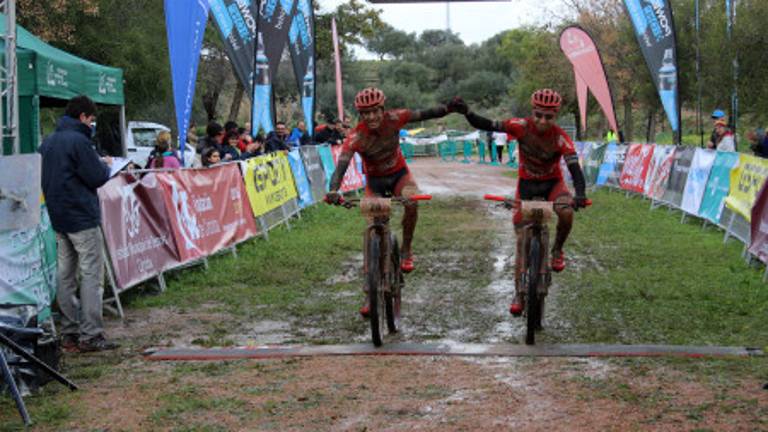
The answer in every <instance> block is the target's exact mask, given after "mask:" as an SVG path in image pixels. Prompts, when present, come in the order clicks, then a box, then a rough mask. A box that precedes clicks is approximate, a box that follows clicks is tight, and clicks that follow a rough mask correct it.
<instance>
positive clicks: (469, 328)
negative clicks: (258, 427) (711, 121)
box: [0, 190, 768, 431]
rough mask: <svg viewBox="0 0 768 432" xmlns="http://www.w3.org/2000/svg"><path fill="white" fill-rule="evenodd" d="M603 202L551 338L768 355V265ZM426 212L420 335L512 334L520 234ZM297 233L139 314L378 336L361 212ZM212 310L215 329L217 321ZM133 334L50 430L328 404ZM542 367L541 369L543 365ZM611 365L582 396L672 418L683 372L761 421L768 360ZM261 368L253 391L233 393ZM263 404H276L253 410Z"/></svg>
mask: <svg viewBox="0 0 768 432" xmlns="http://www.w3.org/2000/svg"><path fill="white" fill-rule="evenodd" d="M591 198H592V199H593V201H594V205H593V207H591V208H589V209H588V210H586V211H584V212H579V213H578V215H577V222H576V225H575V228H574V232H573V234H572V237H571V239H570V240H569V243H568V245H567V248H566V251H567V252H568V257H569V268H568V270H567V271H566V272H564V273H562V274H558V275H556V276H555V278H554V280H555V283H556V285H557V289H556V293H555V294H553V297H554V298H553V301H552V302H551V303H550V305H551V307H550V309H549V310H548V316H553V317H556V318H557V320H558V321H559V322H561V323H562V324H561V325H559V326H558V327H559V328H558V329H551V328H547V329H546V331H545V333H543V334H542V338H541V341H542V342H546V343H589V342H593V343H628V344H637V343H659V344H682V345H685V344H704V345H734V346H754V347H765V346H766V345H768V328H767V327H768V325H767V324H768V323H767V322H766V316H768V285H766V284H764V283H762V282H761V280H760V278H761V273H762V272H761V269H754V268H750V267H748V266H747V265H746V264H745V263H744V262H743V260H742V259H741V258H740V252H741V247H742V246H741V244H739V243H737V242H736V241H731V242H730V243H729V244H728V245H723V244H722V233H721V232H720V231H717V230H715V229H712V228H708V229H705V230H702V229H701V227H700V224H699V223H695V222H690V223H687V224H680V223H679V219H680V218H679V213H676V212H675V213H670V212H668V211H667V210H664V209H657V210H653V211H650V210H649V209H648V207H649V205H648V202H647V201H644V200H641V199H639V198H630V199H627V198H625V196H624V194H620V193H616V192H607V191H604V190H603V191H598V192H596V193H594V194H591ZM421 209H422V210H421V212H420V220H419V227H418V230H417V243H416V249H415V252H416V255H417V259H418V261H417V264H418V266H419V269H418V270H417V272H416V273H414V274H412V275H411V276H409V279H408V284H409V285H408V286H409V288H408V291H407V293H406V294H405V296H406V298H405V301H406V303H405V306H406V308H407V309H406V310H405V316H406V317H407V321H406V322H405V325H404V327H405V329H406V330H405V333H404V334H405V338H406V340H409V341H429V340H434V339H440V338H443V337H449V338H455V339H456V340H459V341H462V342H484V341H487V340H488V339H487V338H488V337H489V336H492V335H494V334H495V333H494V332H496V331H497V330H495V328H496V326H497V325H498V324H499V323H501V322H502V321H508V320H509V319H510V318H509V317H508V316H507V315H506V313H505V312H504V309H505V303H504V302H505V301H506V300H504V301H501V300H500V299H501V298H500V297H498V296H497V295H495V294H494V293H493V292H491V290H490V289H489V287H490V286H491V285H492V283H493V278H494V276H493V274H494V262H495V261H496V259H497V257H494V256H493V254H494V253H498V252H499V251H500V250H504V249H505V248H507V247H508V246H510V244H509V243H508V242H509V238H506V237H504V236H505V235H506V236H507V237H508V233H505V232H502V230H505V229H507V228H508V225H509V224H508V223H507V221H505V220H500V219H499V217H500V216H499V215H498V214H496V215H495V216H494V215H492V214H491V213H490V212H489V211H488V210H487V209H488V205H487V204H483V203H479V202H478V201H472V200H464V199H450V200H445V199H443V200H435V201H433V202H430V203H425V204H423V205H422V206H421ZM501 217H504V218H506V217H508V215H507V214H506V213H503V214H502V215H501ZM398 222H399V217H398V218H396V219H395V224H396V225H399V224H398ZM292 225H293V229H291V230H287V229H286V228H278V229H276V230H274V231H272V232H271V233H270V240H269V241H265V240H262V239H256V240H253V241H250V242H247V243H245V244H243V245H241V246H240V247H238V255H239V258H238V259H235V258H234V257H232V256H231V255H229V254H224V255H221V256H218V257H215V258H213V259H211V260H210V269H209V270H208V271H204V270H203V269H202V268H201V267H198V268H189V269H184V270H180V271H177V272H174V273H172V274H171V275H169V277H168V278H167V281H168V289H167V290H166V291H165V292H163V293H156V292H154V290H153V289H152V288H150V287H148V288H147V289H145V290H135V291H132V292H130V293H129V294H128V295H127V296H126V301H125V305H126V310H127V314H128V315H129V316H138V317H146V316H151V314H152V313H155V312H161V311H169V310H170V311H173V313H174V314H175V315H169V316H171V318H169V322H168V323H167V324H164V323H161V324H163V325H162V326H160V327H157V328H156V329H155V330H153V332H155V333H170V332H172V331H178V332H182V333H183V332H188V331H191V330H190V329H192V328H196V327H199V328H200V329H202V330H201V332H202V333H201V334H202V336H201V337H200V338H198V339H196V340H194V341H193V343H194V344H197V345H201V346H221V345H229V344H232V343H234V342H233V341H234V337H233V333H236V332H243V331H248V324H249V323H253V322H259V321H262V320H275V321H281V322H282V321H285V322H288V323H290V325H291V327H290V329H289V330H288V333H290V334H289V337H290V339H289V340H288V342H296V343H313V344H323V343H348V342H361V341H365V340H367V339H366V337H367V326H366V323H365V322H364V321H362V320H360V319H359V318H357V315H356V311H357V308H358V307H359V306H360V302H361V299H362V296H361V293H360V286H361V281H362V279H361V278H360V275H359V266H360V249H361V243H362V241H361V236H360V234H361V233H362V230H363V221H362V218H361V217H360V215H359V212H358V211H356V210H353V211H345V210H343V209H341V208H332V207H328V206H317V207H314V208H311V209H309V210H308V211H305V212H304V213H303V216H302V219H301V220H300V221H295V222H294V223H293V224H292ZM340 275H341V276H344V277H341V278H339V276H340ZM201 311H202V312H201ZM196 314H197V315H196ZM206 314H208V315H212V316H213V317H214V318H215V319H210V320H207V318H206V316H205V315H206ZM139 324H141V323H134V324H132V325H133V326H138V325H139ZM306 327H309V328H311V329H313V331H311V332H310V331H305V330H306V329H305V328H306ZM502 328H503V327H502ZM127 331H128V336H123V337H122V339H120V342H121V343H122V345H123V347H122V348H121V349H120V350H119V351H118V352H115V353H109V354H95V355H75V356H67V357H65V363H64V373H65V374H66V375H67V376H68V377H70V378H72V379H73V380H75V381H76V382H77V383H78V384H80V385H81V386H82V388H83V390H82V391H80V392H75V393H70V392H68V391H66V390H64V389H62V388H61V386H58V385H57V384H49V385H47V386H46V387H45V388H44V389H43V391H42V392H41V393H40V394H39V395H36V396H34V397H30V398H27V403H28V408H29V409H30V411H31V412H32V415H33V417H34V419H35V421H36V422H37V427H36V429H38V430H51V431H54V430H71V429H72V428H73V427H72V425H73V424H77V423H76V421H77V419H80V418H83V419H85V420H84V421H85V426H84V427H81V428H76V429H78V430H92V429H93V430H97V429H98V430H100V428H99V427H91V426H90V425H91V424H93V425H99V424H101V423H100V421H103V420H99V419H100V418H101V417H100V414H99V413H100V412H101V413H102V414H103V413H104V412H110V411H109V410H111V409H113V408H114V406H118V405H120V406H122V403H121V402H120V398H124V397H128V396H127V395H133V396H131V397H138V398H139V402H136V405H137V406H139V407H141V408H140V410H141V412H137V413H135V415H136V416H138V417H139V419H140V421H141V422H142V423H141V424H142V425H143V426H142V427H145V428H146V429H145V430H154V429H167V430H171V429H173V430H225V429H227V427H226V426H221V427H218V426H217V427H218V429H217V427H214V426H211V424H210V422H207V417H211V418H218V417H222V418H226V419H229V421H232V422H235V423H233V424H238V422H240V421H242V422H246V423H247V421H250V420H252V419H253V418H256V417H258V418H262V417H264V418H277V417H274V416H275V415H277V414H280V413H284V412H285V411H286V410H288V409H302V410H303V409H312V408H314V407H317V406H326V405H327V404H324V402H323V399H322V397H320V396H317V395H315V394H309V395H304V396H301V397H299V398H296V397H292V398H291V397H290V395H286V394H284V393H282V389H281V388H280V387H279V386H280V385H282V384H280V383H283V382H287V383H290V382H292V380H295V378H294V377H295V376H297V374H299V373H302V365H303V364H304V363H303V362H302V361H296V360H286V361H282V362H273V363H259V362H228V363H215V364H185V363H177V364H173V363H164V364H154V363H148V362H145V361H143V360H142V359H141V356H140V354H139V353H140V352H141V351H142V350H143V349H144V348H145V347H146V346H151V345H152V344H154V343H156V342H157V341H158V340H157V335H156V334H155V335H150V336H147V335H146V334H145V335H141V334H138V333H137V332H138V330H136V329H135V328H134V329H133V330H130V329H129V330H127ZM130 332H134V333H130ZM160 336H162V335H160ZM502 340H505V341H508V342H512V343H515V342H516V340H515V339H514V338H512V337H510V338H509V339H502ZM393 361H395V360H393ZM398 361H399V360H398ZM435 361H436V362H437V360H435ZM536 361H537V359H532V360H531V361H530V362H528V363H531V364H532V365H533V366H531V367H535V364H536ZM524 363H525V362H524ZM525 364H527V363H525ZM610 364H611V365H613V366H615V367H618V368H620V369H621V370H622V371H628V372H626V374H627V375H626V376H624V375H606V376H605V377H600V376H598V377H595V376H580V375H579V376H577V377H576V378H572V379H571V381H573V383H572V384H574V385H575V386H577V387H578V388H579V389H581V390H579V391H582V390H583V391H584V392H586V393H584V394H585V395H587V394H588V395H589V397H593V398H596V399H616V398H617V397H618V398H619V400H622V401H626V402H627V403H633V402H632V401H645V402H643V403H644V404H650V405H649V406H652V408H654V409H656V412H664V410H663V409H662V408H663V407H664V404H665V401H667V400H668V399H669V398H670V397H674V395H672V396H670V394H668V393H669V392H667V391H666V390H665V389H667V388H668V387H667V385H669V386H671V385H673V384H674V382H677V381H679V380H680V375H681V374H683V376H693V377H696V378H697V379H701V380H704V381H705V382H706V383H708V384H707V386H708V387H707V388H709V389H711V390H712V391H713V394H714V395H715V396H713V397H715V398H716V401H715V402H713V403H714V404H715V405H716V406H717V407H720V408H722V409H723V410H726V409H735V410H737V411H738V410H747V411H750V410H751V411H750V412H754V411H755V410H756V409H757V407H753V405H750V404H752V403H753V402H752V399H748V400H746V401H744V402H743V403H741V402H739V403H740V405H738V406H736V408H732V407H730V405H728V404H730V403H731V401H730V399H728V397H726V396H727V395H729V394H732V393H733V392H734V391H735V389H738V388H739V386H743V384H744V382H748V383H752V384H754V382H755V381H756V380H759V379H765V378H766V377H768V361H766V360H765V358H755V359H749V360H742V359H737V360H707V361H697V360H690V359H618V360H611V361H610ZM249 372H250V373H251V375H248V376H249V378H248V379H253V380H256V381H254V382H253V383H251V384H248V385H243V386H236V385H230V386H221V388H219V386H220V384H221V383H222V382H237V380H238V379H239V378H242V377H243V376H245V375H243V374H244V373H245V374H248V373H249ZM643 376H649V377H654V379H657V380H658V381H659V385H658V386H656V387H654V389H649V388H647V387H642V386H637V385H635V384H633V381H631V380H633V379H635V378H636V377H643ZM665 377H671V378H665ZM756 377H757V378H756ZM665 380H666V381H665ZM628 383H629V384H628ZM224 387H226V388H224ZM202 388H205V389H208V390H201V389H202ZM210 389H216V390H215V391H214V390H210ZM421 390H423V389H420V391H421ZM577 397H582V396H577ZM110 398H116V399H117V400H114V401H111V402H110V400H111V399H110ZM260 398H263V399H264V401H263V403H262V402H259V403H258V404H257V405H256V406H257V408H258V409H255V410H254V409H252V408H253V407H254V404H255V403H256V402H254V401H259V400H261V399H260ZM281 401H282V402H281ZM285 401H289V402H290V404H289V403H288V402H285ZM110 403H111V404H113V405H114V406H113V405H110ZM708 403H709V402H708ZM96 405H98V408H94V406H96ZM726 405H727V406H726ZM644 406H645V405H644ZM712 406H713V405H709V406H699V405H695V406H694V405H691V407H690V408H689V409H688V408H686V409H688V411H686V412H685V413H684V415H686V416H693V417H691V418H695V417H696V416H699V415H701V413H700V412H699V410H700V409H708V408H712ZM729 407H730V408H729ZM129 408H130V405H129ZM129 408H125V410H128V409H129ZM760 409H762V410H764V408H760ZM99 410H102V411H99ZM104 410H106V411H104ZM276 413H277V414H276ZM129 414H130V413H129ZM241 417H242V418H241ZM264 424H266V423H264ZM233 427H234V426H233ZM21 429H22V427H21V424H20V423H19V421H18V418H17V414H16V412H15V408H14V407H13V405H12V403H11V402H10V400H9V398H7V397H3V398H0V430H3V431H4V430H21ZM118 429H119V428H118Z"/></svg>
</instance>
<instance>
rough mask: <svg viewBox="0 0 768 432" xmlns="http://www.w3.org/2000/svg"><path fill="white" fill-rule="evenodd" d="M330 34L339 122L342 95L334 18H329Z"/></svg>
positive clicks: (342, 117)
mask: <svg viewBox="0 0 768 432" xmlns="http://www.w3.org/2000/svg"><path fill="white" fill-rule="evenodd" d="M331 33H332V37H333V60H334V64H335V66H336V110H337V111H338V114H339V117H338V118H339V120H344V94H343V93H342V89H341V57H340V55H339V32H338V30H337V29H336V18H334V17H331Z"/></svg>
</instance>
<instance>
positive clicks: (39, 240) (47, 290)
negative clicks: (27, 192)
mask: <svg viewBox="0 0 768 432" xmlns="http://www.w3.org/2000/svg"><path fill="white" fill-rule="evenodd" d="M36 205H37V207H38V211H39V212H40V223H39V224H38V225H36V226H34V227H32V228H25V229H19V230H0V304H9V305H36V307H37V314H38V315H37V317H38V321H43V320H46V319H48V317H50V316H51V303H53V299H54V298H55V297H56V283H57V277H56V276H57V274H56V233H54V231H53V227H52V226H51V221H50V219H49V218H48V211H47V210H46V209H45V206H43V207H42V208H40V204H39V202H38V204H36Z"/></svg>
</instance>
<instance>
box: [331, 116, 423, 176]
mask: <svg viewBox="0 0 768 432" xmlns="http://www.w3.org/2000/svg"><path fill="white" fill-rule="evenodd" d="M412 115H413V114H412V112H411V110H408V109H398V110H390V111H384V116H383V118H382V122H381V126H379V128H378V129H376V130H370V129H368V126H366V124H365V123H364V122H360V123H358V124H357V126H356V127H355V128H354V129H353V130H352V132H351V133H350V134H349V136H347V138H346V139H345V140H344V143H343V144H342V149H341V151H342V155H343V154H345V153H346V154H347V155H348V156H349V157H351V156H352V154H354V153H359V154H360V157H361V158H362V159H363V172H364V173H365V174H366V175H368V176H374V177H383V176H388V175H391V174H394V173H396V172H398V171H400V170H402V169H403V168H405V167H406V166H407V165H406V163H405V157H404V156H403V152H402V151H401V150H400V138H399V137H400V129H402V127H403V126H404V125H405V124H406V123H408V122H409V121H410V120H411V118H412Z"/></svg>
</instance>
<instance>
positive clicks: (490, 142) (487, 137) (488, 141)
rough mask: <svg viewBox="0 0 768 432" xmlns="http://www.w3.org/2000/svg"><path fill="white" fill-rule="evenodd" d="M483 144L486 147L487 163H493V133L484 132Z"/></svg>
mask: <svg viewBox="0 0 768 432" xmlns="http://www.w3.org/2000/svg"><path fill="white" fill-rule="evenodd" d="M485 142H486V144H487V146H488V162H493V131H488V132H486V134H485Z"/></svg>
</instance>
